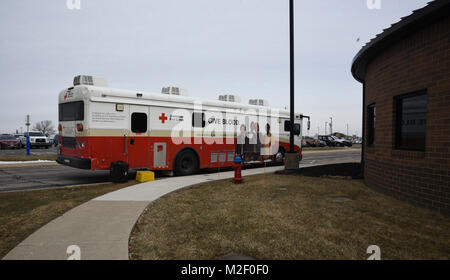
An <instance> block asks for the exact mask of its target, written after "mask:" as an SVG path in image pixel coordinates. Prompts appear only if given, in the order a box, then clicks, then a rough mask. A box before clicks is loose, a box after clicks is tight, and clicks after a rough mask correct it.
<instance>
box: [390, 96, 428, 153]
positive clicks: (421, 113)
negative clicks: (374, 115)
mask: <svg viewBox="0 0 450 280" xmlns="http://www.w3.org/2000/svg"><path fill="white" fill-rule="evenodd" d="M395 101H396V102H395V103H396V107H397V108H396V109H397V110H396V126H395V135H396V139H395V147H396V148H397V149H406V150H425V138H426V132H427V93H426V91H420V92H415V93H411V94H407V95H402V96H399V97H396V98H395Z"/></svg>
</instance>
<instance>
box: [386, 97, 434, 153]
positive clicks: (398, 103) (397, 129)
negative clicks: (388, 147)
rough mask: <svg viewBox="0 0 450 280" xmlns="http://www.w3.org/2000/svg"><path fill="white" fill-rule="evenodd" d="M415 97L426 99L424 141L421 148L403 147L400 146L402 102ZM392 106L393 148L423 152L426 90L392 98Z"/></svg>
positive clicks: (424, 146)
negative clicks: (393, 116)
mask: <svg viewBox="0 0 450 280" xmlns="http://www.w3.org/2000/svg"><path fill="white" fill-rule="evenodd" d="M417 96H425V98H426V105H425V132H424V134H425V135H424V141H423V147H422V146H421V147H418V146H405V145H401V135H402V130H401V120H402V114H403V106H402V105H403V102H402V101H403V100H405V99H407V98H412V97H417ZM394 106H395V113H394V114H395V122H394V137H395V138H394V148H395V149H396V150H404V151H422V152H424V151H425V149H426V144H427V142H426V141H427V114H428V91H427V90H426V89H423V90H419V91H415V92H411V93H407V94H402V95H399V96H395V97H394Z"/></svg>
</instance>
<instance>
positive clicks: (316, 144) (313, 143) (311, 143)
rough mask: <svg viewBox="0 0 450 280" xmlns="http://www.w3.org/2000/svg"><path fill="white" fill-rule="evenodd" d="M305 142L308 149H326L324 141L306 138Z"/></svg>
mask: <svg viewBox="0 0 450 280" xmlns="http://www.w3.org/2000/svg"><path fill="white" fill-rule="evenodd" d="M304 140H305V143H306V147H325V146H326V144H325V142H323V141H322V140H319V139H316V138H313V137H309V136H305V138H304Z"/></svg>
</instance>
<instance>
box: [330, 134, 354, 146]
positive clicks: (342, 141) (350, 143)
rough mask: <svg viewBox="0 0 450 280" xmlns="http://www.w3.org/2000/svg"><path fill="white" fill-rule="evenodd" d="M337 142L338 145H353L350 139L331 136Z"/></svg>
mask: <svg viewBox="0 0 450 280" xmlns="http://www.w3.org/2000/svg"><path fill="white" fill-rule="evenodd" d="M330 137H331V138H333V140H334V141H335V142H336V146H337V147H351V146H352V142H351V141H349V140H345V139H344V138H338V137H336V136H330Z"/></svg>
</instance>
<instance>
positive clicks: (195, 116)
mask: <svg viewBox="0 0 450 280" xmlns="http://www.w3.org/2000/svg"><path fill="white" fill-rule="evenodd" d="M192 126H193V127H205V113H197V112H194V113H192Z"/></svg>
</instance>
